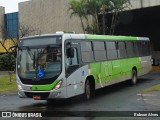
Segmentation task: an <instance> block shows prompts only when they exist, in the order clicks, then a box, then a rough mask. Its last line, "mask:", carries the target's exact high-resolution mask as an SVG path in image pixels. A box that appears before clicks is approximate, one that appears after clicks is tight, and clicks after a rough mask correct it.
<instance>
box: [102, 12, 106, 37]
mask: <svg viewBox="0 0 160 120" xmlns="http://www.w3.org/2000/svg"><path fill="white" fill-rule="evenodd" d="M105 20H106V19H105V14H103V35H105V34H106V21H105Z"/></svg>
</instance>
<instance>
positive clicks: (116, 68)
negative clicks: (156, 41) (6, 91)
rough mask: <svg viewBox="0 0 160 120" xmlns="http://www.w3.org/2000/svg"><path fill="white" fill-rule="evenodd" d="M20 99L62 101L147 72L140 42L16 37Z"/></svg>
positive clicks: (146, 51)
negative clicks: (17, 39)
mask: <svg viewBox="0 0 160 120" xmlns="http://www.w3.org/2000/svg"><path fill="white" fill-rule="evenodd" d="M16 66H17V67H16V71H17V74H16V75H17V76H16V77H17V86H18V95H19V96H20V97H29V98H33V99H36V100H39V99H44V100H48V99H63V98H70V97H73V96H77V95H80V94H84V96H85V97H86V99H90V98H91V97H92V95H93V94H94V92H95V90H97V89H100V88H103V87H106V86H109V85H112V84H115V83H119V82H122V81H126V80H131V81H132V83H133V84H136V81H137V77H138V76H142V75H144V74H146V73H148V72H150V71H151V54H150V42H149V38H146V37H131V36H107V35H89V34H69V33H67V34H65V33H62V32H58V33H55V34H50V35H40V36H31V37H26V38H22V39H21V40H20V42H19V45H18V55H17V65H16Z"/></svg>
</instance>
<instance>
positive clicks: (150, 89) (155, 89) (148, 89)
mask: <svg viewBox="0 0 160 120" xmlns="http://www.w3.org/2000/svg"><path fill="white" fill-rule="evenodd" d="M150 91H160V84H158V85H155V86H152V87H150V88H147V89H145V90H143V92H150Z"/></svg>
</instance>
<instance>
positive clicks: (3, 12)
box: [0, 6, 5, 40]
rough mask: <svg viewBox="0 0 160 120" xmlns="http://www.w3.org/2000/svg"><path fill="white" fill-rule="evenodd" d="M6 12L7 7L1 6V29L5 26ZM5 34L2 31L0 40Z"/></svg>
mask: <svg viewBox="0 0 160 120" xmlns="http://www.w3.org/2000/svg"><path fill="white" fill-rule="evenodd" d="M4 14H5V8H4V7H1V6H0V29H1V27H4ZM3 37H4V36H3V35H2V33H1V32H0V40H2V38H3Z"/></svg>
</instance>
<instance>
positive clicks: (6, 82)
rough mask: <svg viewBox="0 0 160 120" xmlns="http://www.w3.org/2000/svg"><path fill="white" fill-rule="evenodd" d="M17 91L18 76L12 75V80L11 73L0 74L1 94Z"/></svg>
mask: <svg viewBox="0 0 160 120" xmlns="http://www.w3.org/2000/svg"><path fill="white" fill-rule="evenodd" d="M16 91H17V85H16V76H15V74H13V75H12V81H11V82H10V77H9V75H4V76H0V94H1V93H11V92H16Z"/></svg>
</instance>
